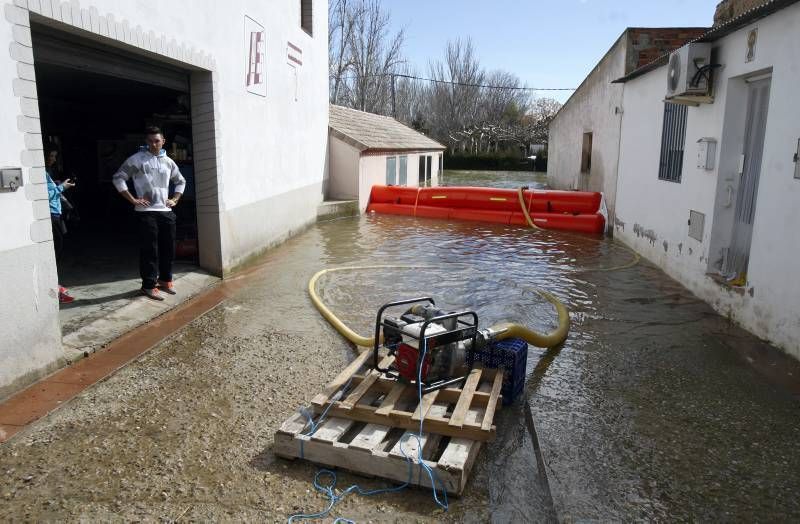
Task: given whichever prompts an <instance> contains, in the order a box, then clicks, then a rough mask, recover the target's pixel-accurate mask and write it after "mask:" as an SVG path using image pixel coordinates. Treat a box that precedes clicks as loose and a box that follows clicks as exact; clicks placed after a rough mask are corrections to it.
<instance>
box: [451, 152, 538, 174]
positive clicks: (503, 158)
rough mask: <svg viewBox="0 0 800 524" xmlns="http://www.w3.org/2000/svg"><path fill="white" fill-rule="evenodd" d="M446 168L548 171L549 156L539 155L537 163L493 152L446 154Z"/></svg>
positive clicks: (517, 156) (516, 156)
mask: <svg viewBox="0 0 800 524" xmlns="http://www.w3.org/2000/svg"><path fill="white" fill-rule="evenodd" d="M444 168H445V169H469V170H486V171H547V158H544V157H539V158H537V159H536V165H535V166H534V164H533V162H532V161H531V160H530V159H527V158H520V157H519V155H513V154H503V153H492V154H477V155H462V154H458V155H453V154H449V153H445V154H444Z"/></svg>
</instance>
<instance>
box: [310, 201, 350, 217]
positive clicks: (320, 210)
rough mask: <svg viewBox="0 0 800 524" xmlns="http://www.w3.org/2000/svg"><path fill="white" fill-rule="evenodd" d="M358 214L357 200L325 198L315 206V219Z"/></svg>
mask: <svg viewBox="0 0 800 524" xmlns="http://www.w3.org/2000/svg"><path fill="white" fill-rule="evenodd" d="M358 215H359V212H358V200H326V201H324V202H323V203H321V204H320V205H319V206H318V207H317V221H320V220H331V219H334V218H341V217H355V216H358Z"/></svg>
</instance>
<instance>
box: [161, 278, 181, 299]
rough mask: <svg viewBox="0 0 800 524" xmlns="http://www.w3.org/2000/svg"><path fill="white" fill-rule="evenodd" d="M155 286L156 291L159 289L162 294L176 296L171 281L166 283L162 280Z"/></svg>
mask: <svg viewBox="0 0 800 524" xmlns="http://www.w3.org/2000/svg"><path fill="white" fill-rule="evenodd" d="M157 286H158V289H160V290H161V291H163V292H164V293H167V294H169V295H176V294H177V291H175V286H174V285H173V283H172V280H170V281H169V282H166V281H164V280H159V281H158V284H157Z"/></svg>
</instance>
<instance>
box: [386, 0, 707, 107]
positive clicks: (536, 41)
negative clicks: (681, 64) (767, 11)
mask: <svg viewBox="0 0 800 524" xmlns="http://www.w3.org/2000/svg"><path fill="white" fill-rule="evenodd" d="M718 1H719V0H560V1H555V0H484V1H480V0H382V4H383V6H384V8H385V9H387V10H389V12H390V13H391V18H392V24H393V26H394V29H395V30H398V29H401V28H403V29H404V30H405V32H406V39H405V46H404V52H405V55H406V57H407V59H408V61H409V63H410V64H411V65H413V66H415V67H416V68H417V71H418V72H419V73H423V74H422V75H421V76H425V77H427V76H428V74H427V71H428V62H429V61H430V60H431V59H441V58H442V57H443V56H444V49H445V47H446V45H447V41H448V40H454V39H456V38H459V37H461V38H465V37H471V38H472V42H473V45H474V47H475V49H476V51H477V53H476V54H477V56H478V58H479V60H480V63H481V65H482V66H483V67H484V69H486V70H487V71H490V70H493V69H502V70H505V71H508V72H511V73H514V74H515V75H517V76H518V77H519V78H520V80H521V81H522V82H523V83H526V84H527V85H528V86H529V87H569V88H574V87H577V86H578V85H579V84H580V83H581V81H583V79H584V78H585V77H586V75H587V74H588V73H589V72H590V71H591V70H592V68H593V67H594V66H595V65H596V64H597V62H598V61H599V60H600V59H601V58H602V57H603V55H604V54H605V53H606V51H608V49H609V48H610V47H611V45H612V44H613V43H614V41H616V39H617V38H618V37H619V35H620V34H622V31H624V30H625V28H626V27H679V26H680V27H707V26H710V25H711V23H712V21H713V18H714V9H715V8H716V5H717V3H718ZM570 94H571V91H566V92H564V91H553V92H548V91H541V92H537V96H549V97H552V98H555V99H556V100H559V101H560V102H564V101H565V100H566V99H567V98H568V97H569V95H570Z"/></svg>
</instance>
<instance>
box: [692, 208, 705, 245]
mask: <svg viewBox="0 0 800 524" xmlns="http://www.w3.org/2000/svg"><path fill="white" fill-rule="evenodd" d="M705 227H706V216H705V214H703V213H701V212H699V211H695V210H693V209H690V210H689V236H690V237H692V238H693V239H695V240H697V241H698V242H702V241H703V230H704V229H705Z"/></svg>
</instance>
